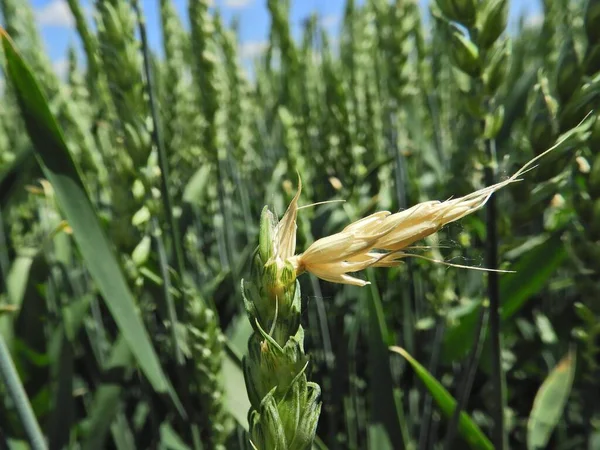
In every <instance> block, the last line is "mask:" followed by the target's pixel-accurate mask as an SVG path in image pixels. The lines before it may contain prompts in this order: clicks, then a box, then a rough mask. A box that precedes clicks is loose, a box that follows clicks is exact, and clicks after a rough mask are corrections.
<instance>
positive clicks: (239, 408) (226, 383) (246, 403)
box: [221, 343, 250, 431]
mask: <svg viewBox="0 0 600 450" xmlns="http://www.w3.org/2000/svg"><path fill="white" fill-rule="evenodd" d="M224 356H225V357H224V358H223V367H222V369H221V376H222V377H223V378H222V379H223V387H224V389H225V407H226V408H227V411H228V412H229V414H231V415H232V416H233V418H234V419H235V420H236V421H237V422H238V423H239V424H240V426H241V427H242V428H243V429H244V430H246V431H248V411H249V410H250V400H249V399H248V393H247V391H246V383H245V381H244V373H243V372H242V362H241V360H240V358H239V357H238V356H237V355H236V353H235V350H233V349H232V348H231V347H230V345H229V343H228V344H227V350H226V352H225V355H224Z"/></svg>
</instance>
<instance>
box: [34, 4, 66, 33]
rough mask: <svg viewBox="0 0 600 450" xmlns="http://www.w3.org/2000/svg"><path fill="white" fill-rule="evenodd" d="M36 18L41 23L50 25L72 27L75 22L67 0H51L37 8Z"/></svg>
mask: <svg viewBox="0 0 600 450" xmlns="http://www.w3.org/2000/svg"><path fill="white" fill-rule="evenodd" d="M35 18H36V19H37V21H38V23H39V24H40V25H42V26H49V27H63V28H70V27H72V26H73V25H74V23H75V21H74V20H73V15H72V14H71V10H70V9H69V5H67V2H66V1H65V0H51V1H50V3H48V4H46V5H45V6H42V7H41V8H39V9H37V10H36V12H35Z"/></svg>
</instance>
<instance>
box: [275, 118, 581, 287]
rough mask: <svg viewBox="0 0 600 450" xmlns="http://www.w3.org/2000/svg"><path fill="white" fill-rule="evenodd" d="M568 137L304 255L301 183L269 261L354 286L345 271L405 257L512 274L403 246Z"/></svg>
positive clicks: (460, 213)
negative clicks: (300, 249) (493, 178)
mask: <svg viewBox="0 0 600 450" xmlns="http://www.w3.org/2000/svg"><path fill="white" fill-rule="evenodd" d="M584 120H585V119H584ZM566 139H567V137H565V138H564V139H562V140H561V141H559V142H557V143H556V144H555V145H554V146H552V147H550V148H549V149H548V150H546V151H545V152H543V153H541V154H539V155H538V156H536V157H535V158H533V159H531V160H530V161H528V162H527V163H526V164H525V165H523V166H522V167H521V168H520V169H519V170H518V171H517V172H515V173H514V174H513V175H512V176H511V177H509V178H507V179H506V180H504V181H501V182H499V183H496V184H494V185H492V186H487V187H485V188H482V189H479V190H477V191H475V192H472V193H470V194H467V195H465V196H463V197H459V198H455V199H449V200H446V201H443V202H440V201H436V200H433V201H426V202H423V203H419V204H417V205H415V206H412V207H411V208H408V209H406V210H404V211H400V212H397V213H394V214H392V213H391V212H389V211H379V212H376V213H373V214H371V215H369V216H367V217H364V218H361V219H359V220H357V221H355V222H353V223H351V224H349V225H348V226H346V228H344V229H343V230H342V231H341V232H339V233H335V234H332V235H330V236H327V237H323V238H321V239H318V240H317V241H315V242H313V243H312V244H311V245H310V246H309V247H308V248H307V249H306V251H304V253H300V254H294V250H295V247H296V236H295V232H296V216H297V212H298V210H299V209H300V208H299V207H298V199H299V196H300V192H301V190H302V184H301V183H300V182H299V184H298V191H297V193H296V195H295V196H294V198H293V200H292V201H291V202H290V205H289V207H288V209H287V211H286V213H285V214H284V216H283V217H282V219H281V221H280V222H279V223H278V225H277V231H276V236H277V239H278V242H279V243H280V245H279V246H278V247H279V249H281V251H280V252H278V254H275V255H273V258H272V259H271V261H272V262H275V263H277V264H278V265H279V267H280V269H281V268H283V267H284V266H285V265H287V264H290V265H291V266H292V267H293V269H294V271H295V276H296V277H297V276H299V275H301V274H302V273H304V272H310V273H312V274H313V275H315V276H317V277H318V278H321V279H322V280H325V281H330V282H333V283H342V284H351V285H356V286H365V285H367V284H369V283H368V282H367V281H364V280H361V279H359V278H356V277H353V276H351V275H349V274H350V273H354V272H360V271H361V270H364V269H366V268H367V267H394V266H397V265H399V264H401V263H402V261H403V259H405V258H408V257H415V258H421V259H425V260H428V261H431V262H435V263H438V264H444V265H447V266H450V267H457V268H462V269H471V270H480V271H488V272H501V273H512V271H509V270H500V269H487V268H483V267H473V266H466V265H461V264H453V263H450V262H446V261H440V260H436V259H432V258H428V257H426V256H424V255H420V254H416V253H409V252H407V251H406V250H411V249H412V250H414V249H415V248H416V247H414V246H412V244H413V243H415V242H417V241H420V240H422V239H424V238H425V237H427V236H430V235H432V234H434V233H435V232H437V231H438V230H440V229H441V228H442V227H443V226H444V225H446V224H448V223H451V222H454V221H457V220H459V219H462V218H463V217H465V216H467V215H469V214H471V213H473V212H475V211H477V210H479V209H481V208H482V207H483V206H484V205H485V204H486V203H487V201H488V200H489V198H490V197H491V196H492V195H493V194H494V193H495V192H496V191H498V190H500V189H502V188H503V187H505V186H508V185H509V184H512V183H515V182H518V181H521V179H522V178H520V177H521V176H522V175H524V174H525V173H527V172H528V171H530V170H532V169H534V168H535V167H536V166H535V165H534V164H535V163H536V161H538V160H540V159H541V158H543V157H544V156H545V155H547V154H548V153H550V152H552V151H553V150H555V149H556V148H557V147H558V146H560V145H561V144H562V143H563V142H564V140H566ZM307 206H310V205H307Z"/></svg>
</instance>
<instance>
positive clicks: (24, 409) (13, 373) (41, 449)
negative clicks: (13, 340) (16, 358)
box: [0, 334, 47, 450]
mask: <svg viewBox="0 0 600 450" xmlns="http://www.w3.org/2000/svg"><path fill="white" fill-rule="evenodd" d="M0 377H1V379H2V381H3V382H4V385H5V386H6V391H7V392H8V395H10V397H11V398H12V401H13V402H14V404H15V409H16V410H17V415H18V416H19V419H20V420H21V423H22V424H23V428H25V434H26V435H27V439H28V440H29V445H31V448H32V449H33V450H46V449H47V446H46V441H45V440H44V436H43V434H42V430H41V429H40V426H39V424H38V423H37V420H36V418H35V414H34V412H33V410H32V409H31V403H29V398H27V393H26V392H25V389H24V388H23V385H22V384H21V380H20V379H19V374H18V373H17V369H16V367H15V364H14V362H13V360H12V358H11V357H10V352H9V351H8V347H6V343H5V342H4V337H3V336H2V335H1V334H0Z"/></svg>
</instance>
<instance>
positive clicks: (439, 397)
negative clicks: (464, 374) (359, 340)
mask: <svg viewBox="0 0 600 450" xmlns="http://www.w3.org/2000/svg"><path fill="white" fill-rule="evenodd" d="M390 350H391V351H393V352H396V353H398V354H400V355H402V356H403V357H404V358H405V359H406V360H407V361H408V362H409V363H410V365H411V366H412V367H413V369H414V371H415V372H416V373H417V375H418V376H419V378H420V379H421V381H422V382H423V383H424V384H425V386H426V387H427V389H428V390H429V392H430V393H431V396H432V397H433V399H434V400H435V402H436V403H437V405H438V406H439V408H440V410H441V411H442V412H443V413H444V415H445V416H446V417H447V418H451V417H452V414H453V413H454V408H456V400H455V399H454V397H452V395H450V393H449V392H448V391H447V390H446V389H445V388H444V386H442V385H441V384H440V382H439V381H437V380H436V379H435V378H434V377H433V376H432V375H431V374H430V373H429V372H428V371H427V369H425V367H423V366H422V365H421V364H419V363H418V362H417V361H416V360H415V359H414V358H413V357H412V356H410V354H409V353H408V352H407V351H406V350H404V349H403V348H401V347H390ZM458 432H459V433H460V435H461V436H462V437H463V439H464V440H465V441H467V442H468V443H469V445H470V446H471V448H474V449H486V450H492V449H493V448H494V447H493V446H492V443H491V442H490V441H489V439H488V438H487V437H486V436H485V434H483V432H482V431H481V429H480V428H479V427H478V426H477V424H476V423H475V422H474V421H473V419H471V417H469V415H468V414H467V413H466V412H464V411H463V412H461V413H460V419H459V421H458Z"/></svg>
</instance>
